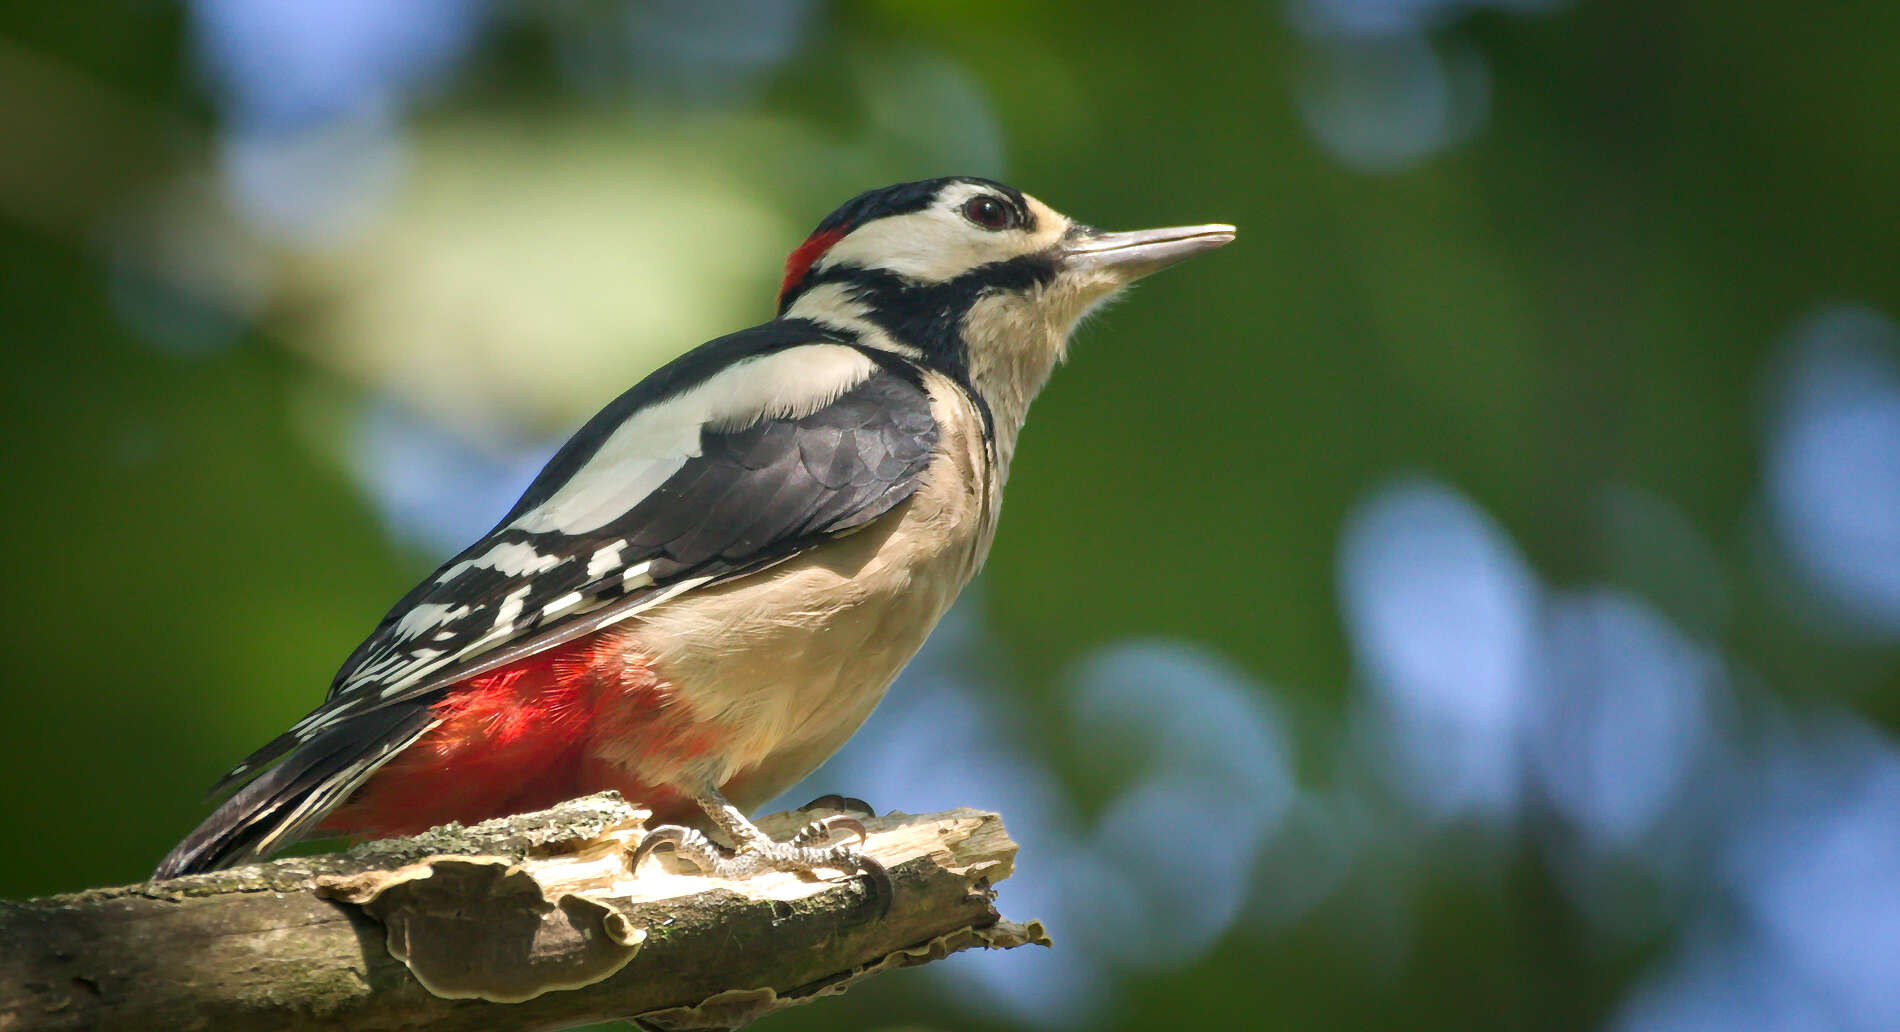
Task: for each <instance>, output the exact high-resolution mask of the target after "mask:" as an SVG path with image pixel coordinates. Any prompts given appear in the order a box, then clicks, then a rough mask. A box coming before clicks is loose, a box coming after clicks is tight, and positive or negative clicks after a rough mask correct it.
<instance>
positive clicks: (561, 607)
mask: <svg viewBox="0 0 1900 1032" xmlns="http://www.w3.org/2000/svg"><path fill="white" fill-rule="evenodd" d="M585 597H586V596H584V595H582V594H581V593H580V592H578V591H570V592H568V593H567V594H565V595H562V596H561V597H560V598H557V599H555V600H554V601H552V602H549V603H548V604H547V605H545V606H542V607H541V619H543V620H551V619H553V618H554V617H556V616H559V615H561V614H562V613H565V612H567V611H568V610H570V609H572V608H574V607H575V606H578V605H580V604H581V599H583V598H585Z"/></svg>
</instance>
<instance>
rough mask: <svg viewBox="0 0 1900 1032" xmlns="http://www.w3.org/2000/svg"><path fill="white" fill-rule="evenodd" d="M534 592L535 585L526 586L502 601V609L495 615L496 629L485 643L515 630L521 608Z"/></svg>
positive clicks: (488, 635) (487, 637) (487, 636)
mask: <svg viewBox="0 0 1900 1032" xmlns="http://www.w3.org/2000/svg"><path fill="white" fill-rule="evenodd" d="M533 590H534V585H532V584H529V585H524V586H523V587H521V588H519V589H517V590H515V591H513V592H511V593H509V595H508V597H507V598H504V599H502V600H501V609H500V610H499V611H498V612H496V613H495V629H494V630H492V631H490V632H489V633H488V634H487V635H486V636H485V637H484V638H483V640H484V641H486V640H488V639H489V638H493V637H495V636H496V635H498V634H507V633H508V632H509V631H512V630H514V627H515V620H516V619H518V618H519V617H520V616H521V607H522V606H523V605H525V604H526V603H527V601H528V593H529V592H531V591H533Z"/></svg>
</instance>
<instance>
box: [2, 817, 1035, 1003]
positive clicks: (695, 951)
mask: <svg viewBox="0 0 1900 1032" xmlns="http://www.w3.org/2000/svg"><path fill="white" fill-rule="evenodd" d="M645 817H646V814H645V812H644V811H640V810H636V809H634V808H633V807H630V806H628V805H627V804H625V803H623V802H621V801H620V799H619V798H618V797H617V796H615V795H613V794H612V793H608V794H605V795H601V796H589V797H586V798H584V799H577V800H573V801H571V802H569V803H566V804H563V805H562V806H560V807H556V808H554V809H552V810H548V811H544V812H542V813H536V814H526V815H522V816H519V817H512V818H506V819H503V820H500V821H490V822H488V823H486V824H482V825H478V826H476V827H474V828H468V829H461V828H455V827H453V826H451V827H450V828H446V829H437V830H435V831H432V832H429V833H427V834H425V835H421V836H417V837H415V838H410V839H392V840H388V841H384V842H375V843H368V844H366V845H364V846H361V847H358V848H356V849H354V850H351V851H350V852H348V853H345V854H339V855H335V856H325V857H305V858H296V859H289V860H280V861H276V862H273V863H268V864H258V865H254V866H250V867H243V868H234V869H232V870H229V871H221V872H218V873H215V874H209V875H196V876H192V877H186V878H178V879H173V880H171V881H164V882H149V883H144V884H140V885H129V886H123V887H120V888H112V889H94V890H90V891H87V892H81V893H76V894H73V895H68V896H56V897H49V898H46V899H39V900H30V901H27V902H24V903H0V1032H15V1030H26V1029H35V1030H37V1029H48V1030H52V1029H139V1030H144V1029H154V1028H168V1029H214V1028H215V1029H229V1030H234V1032H243V1030H247V1029H266V1028H268V1029H335V1028H349V1029H353V1030H366V1032H375V1030H391V1032H393V1030H424V1029H427V1030H458V1029H471V1030H472V1029H530V1028H562V1027H566V1026H570V1025H576V1024H583V1023H586V1022H590V1021H600V1020H605V1019H609V1018H617V1017H634V1016H638V1017H639V1018H640V1019H641V1020H642V1021H644V1022H646V1023H647V1024H649V1025H652V1026H654V1027H660V1028H668V1029H687V1028H736V1027H738V1026H740V1025H743V1024H745V1023H747V1022H749V1021H751V1020H753V1019H754V1018H757V1017H759V1016H761V1015H762V1014H765V1013H769V1012H771V1011H773V1010H776V1009H779V1008H782V1007H786V1006H791V1005H794V1004H798V1003H803V1002H807V1001H809V1000H811V999H813V998H815V997H817V996H820V995H824V994H828V993H834V992H841V991H843V989H844V988H845V987H846V986H848V985H849V984H851V983H852V982H854V981H856V980H857V979H859V978H862V977H865V976H867V975H869V974H873V973H876V972H879V971H884V970H889V969H892V968H897V967H908V966H911V965H914V964H920V963H926V962H928V961H930V960H934V959H936V958H938V957H941V956H944V955H946V954H948V953H951V952H955V951H957V950H962V949H969V948H972V947H978V946H984V947H997V948H1006V947H1011V946H1018V945H1023V944H1025V943H1032V942H1040V943H1043V944H1046V943H1047V939H1046V938H1045V937H1044V936H1043V934H1042V930H1041V928H1040V927H1039V926H1037V925H1035V924H1033V923H1032V924H1030V925H1027V926H1024V925H1016V924H1012V923H1010V922H1005V921H1001V920H1000V918H999V915H998V914H997V912H996V909H995V907H994V906H993V904H992V893H991V892H990V886H991V885H992V884H994V883H995V882H997V881H1000V880H1002V879H1003V878H1006V877H1008V875H1009V873H1010V868H1011V864H1012V862H1013V859H1014V856H1015V852H1016V845H1015V843H1013V842H1012V841H1010V839H1009V836H1008V835H1007V833H1006V832H1005V831H1004V830H1003V824H1002V820H1001V819H1000V818H999V817H997V815H995V814H993V813H984V812H981V811H976V810H955V811H951V812H948V813H940V814H929V815H925V816H907V815H902V814H892V815H887V816H885V817H881V818H877V819H874V820H868V821H866V822H865V824H866V826H867V828H868V830H869V831H870V833H871V837H870V842H869V844H868V847H867V852H869V853H870V855H872V856H874V857H876V858H878V859H879V860H881V861H883V862H884V863H885V864H886V865H887V866H888V867H890V868H891V872H892V875H893V880H894V883H895V896H894V899H893V900H892V902H891V907H890V910H889V911H888V913H885V914H883V915H882V916H879V915H878V914H877V909H878V908H877V907H876V906H875V905H874V904H873V903H872V902H871V901H870V900H869V899H868V898H867V895H866V890H865V887H864V883H863V881H862V880H850V881H843V880H841V881H837V882H824V881H813V880H808V879H802V878H799V877H797V876H793V875H781V874H771V875H761V876H759V877H756V878H752V879H749V880H747V881H744V882H725V881H718V880H714V879H709V878H705V877H702V876H700V875H697V874H693V873H687V869H685V868H678V869H675V870H673V871H669V870H666V869H665V866H666V865H665V864H663V863H659V862H656V861H655V860H648V861H647V862H646V863H645V864H643V865H642V869H641V871H640V872H639V875H638V877H634V876H633V875H632V873H631V872H629V871H628V869H627V865H626V861H627V857H628V854H629V851H630V848H631V846H632V845H633V844H634V843H637V842H638V841H639V838H640V836H641V835H642V834H644V827H643V821H644V819H645ZM809 817H810V815H809V814H804V815H783V814H781V815H775V816H774V817H770V818H767V819H765V820H764V821H762V822H761V826H762V827H765V828H766V829H767V830H768V831H771V832H773V833H774V834H775V835H783V834H785V833H787V832H788V831H789V830H791V828H792V827H793V826H794V825H795V824H796V823H798V822H799V821H802V820H806V819H809ZM392 945H393V946H394V947H395V948H396V950H395V954H392V951H391V946H392ZM401 957H406V958H407V960H408V962H407V963H405V960H404V959H400V958H401ZM458 995H459V996H460V997H462V998H454V997H456V996H458ZM483 996H486V997H489V998H488V999H483V998H480V997H483ZM495 1000H519V1001H520V1002H494V1001H495Z"/></svg>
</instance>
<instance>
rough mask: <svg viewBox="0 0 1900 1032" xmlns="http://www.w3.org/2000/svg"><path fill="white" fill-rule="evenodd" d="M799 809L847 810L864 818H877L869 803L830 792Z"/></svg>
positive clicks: (854, 797)
mask: <svg viewBox="0 0 1900 1032" xmlns="http://www.w3.org/2000/svg"><path fill="white" fill-rule="evenodd" d="M799 809H800V810H848V811H851V812H853V813H861V814H863V815H865V816H866V817H876V816H877V810H876V809H874V808H873V807H872V806H871V804H870V803H867V802H865V801H864V800H862V799H859V798H858V797H857V796H848V795H839V794H838V793H836V792H832V793H829V794H827V795H821V796H819V797H818V798H816V799H814V800H812V801H811V802H809V803H806V804H805V805H804V806H801V807H799Z"/></svg>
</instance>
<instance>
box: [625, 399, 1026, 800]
mask: <svg viewBox="0 0 1900 1032" xmlns="http://www.w3.org/2000/svg"><path fill="white" fill-rule="evenodd" d="M926 386H927V387H928V389H929V392H930V396H931V402H932V411H933V414H934V415H935V417H936V420H937V427H938V435H939V439H938V445H937V451H936V454H935V456H934V457H933V459H932V461H931V464H930V467H929V468H928V470H927V471H926V473H925V475H924V477H923V482H922V484H921V486H920V487H919V489H918V491H917V493H916V494H914V495H912V496H911V497H910V498H909V499H907V500H906V501H904V502H903V503H901V504H899V505H898V506H897V507H896V508H894V509H892V510H891V511H890V512H889V513H887V514H885V515H884V516H883V517H880V518H879V519H878V520H876V521H874V522H873V523H872V524H870V525H869V526H867V527H865V528H864V529H863V530H860V531H858V532H856V533H854V534H851V535H849V536H846V537H843V538H839V539H836V540H834V541H831V542H829V543H827V544H825V545H824V546H822V547H819V548H816V549H813V550H811V551H809V552H806V553H804V554H802V555H799V556H797V557H794V558H793V559H791V560H789V561H787V562H784V563H781V564H779V565H778V566H774V567H772V568H770V569H767V570H764V571H761V572H760V573H757V574H754V575H752V576H750V577H744V578H740V579H738V580H735V581H732V582H730V583H727V584H723V585H720V586H717V587H713V588H707V589H702V590H699V591H694V592H689V593H687V594H686V595H683V596H681V597H679V598H677V599H674V600H671V601H668V602H666V603H663V604H662V605H659V606H656V607H655V608H653V609H651V610H649V611H647V612H645V613H642V614H640V615H639V616H638V617H635V618H634V619H632V620H629V621H628V623H627V627H626V631H625V632H624V633H625V638H624V639H623V640H624V642H625V644H626V647H627V649H628V651H629V653H632V654H638V655H640V656H643V657H645V658H646V659H648V660H650V661H651V663H652V665H653V668H654V669H655V670H657V671H658V672H659V673H660V675H661V676H662V677H663V678H664V679H665V680H666V681H667V682H669V683H671V684H674V685H679V686H682V687H690V690H689V691H682V692H680V693H679V694H677V695H675V696H673V699H674V702H673V703H672V704H673V705H677V706H683V707H688V708H689V709H690V714H691V718H692V722H693V723H696V724H704V725H709V726H711V727H713V728H716V729H717V736H718V738H719V739H720V740H721V742H722V745H721V747H720V748H719V749H717V750H712V751H711V753H716V755H710V754H709V757H708V759H707V761H706V763H707V764H708V766H707V767H706V768H704V769H702V770H699V771H694V772H687V773H686V776H687V777H688V778H690V779H693V780H701V779H703V780H704V781H705V783H707V784H710V785H713V786H726V787H728V788H729V789H730V791H731V793H732V794H731V796H730V798H731V799H732V801H733V802H734V803H736V804H738V805H739V806H741V807H743V808H748V809H749V808H751V807H755V806H757V805H758V804H760V803H762V802H764V801H765V800H766V799H769V798H771V797H772V796H774V795H776V794H777V793H779V792H780V791H783V790H784V789H785V788H787V787H789V786H790V785H791V784H792V783H793V782H795V781H797V780H798V779H799V778H801V777H803V776H804V775H806V774H808V773H810V772H811V770H813V769H814V768H816V767H817V766H818V765H819V764H820V763H822V762H824V760H825V759H826V758H827V757H829V756H830V755H831V754H832V753H833V752H835V751H836V750H837V749H838V747H839V746H841V745H843V744H844V742H845V740H846V739H848V738H849V737H850V736H851V734H852V733H853V732H855V731H856V730H857V729H858V726H859V725H860V724H862V723H863V722H864V719H865V718H866V717H868V716H870V714H871V710H872V709H873V708H875V707H876V705H877V702H878V700H879V699H880V698H882V697H883V694H884V691H885V689H886V688H887V687H888V686H889V685H890V683H891V680H892V679H893V678H895V677H896V676H897V672H898V671H899V670H900V669H902V668H903V666H904V664H905V663H906V662H908V661H909V660H910V658H911V656H912V655H914V654H915V653H916V651H917V649H918V648H919V647H920V646H922V645H923V643H924V639H925V638H926V637H927V636H928V635H929V633H930V631H931V629H932V628H933V627H935V626H936V624H937V621H938V620H939V619H940V618H941V617H942V616H943V614H944V613H945V612H946V611H947V610H948V609H949V608H950V604H951V603H952V602H953V601H955V599H956V596H957V593H958V592H959V591H961V590H962V589H963V586H964V585H965V584H967V583H969V581H970V578H971V577H973V576H975V574H976V571H977V568H978V567H979V566H980V565H981V564H982V562H983V558H984V556H985V555H987V553H988V551H989V547H990V541H991V539H992V537H993V535H994V533H995V527H996V511H997V506H998V504H999V502H1000V497H999V496H1000V492H1001V484H1000V483H992V482H991V478H990V476H989V475H988V473H987V471H988V470H989V469H990V468H991V463H990V462H989V461H987V459H986V456H985V454H984V452H985V449H986V448H987V447H988V445H987V444H986V442H985V440H984V436H983V433H982V427H981V423H980V419H981V416H980V415H979V414H978V413H977V411H976V409H975V407H974V405H972V403H971V402H970V401H969V399H968V398H967V397H966V396H965V395H964V394H963V392H962V391H961V390H959V389H958V388H956V387H955V386H954V385H953V384H952V383H951V382H950V381H949V380H948V379H946V378H944V377H942V376H939V375H937V374H929V375H928V378H927V380H926ZM595 752H596V754H597V755H599V756H600V758H602V759H605V760H609V761H610V762H613V763H615V764H616V765H618V766H621V767H623V768H624V769H626V770H628V771H629V772H630V774H632V775H633V777H634V778H635V780H638V781H642V782H644V783H670V782H675V781H676V780H677V779H679V778H680V777H681V775H682V772H680V771H678V770H677V769H669V770H656V769H651V765H650V764H649V765H646V766H643V763H642V760H643V757H642V752H643V750H641V749H640V747H639V744H638V743H634V742H624V743H614V742H604V743H596V747H595ZM681 787H682V788H686V789H688V790H691V789H692V788H693V787H696V786H689V785H682V786H681Z"/></svg>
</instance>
